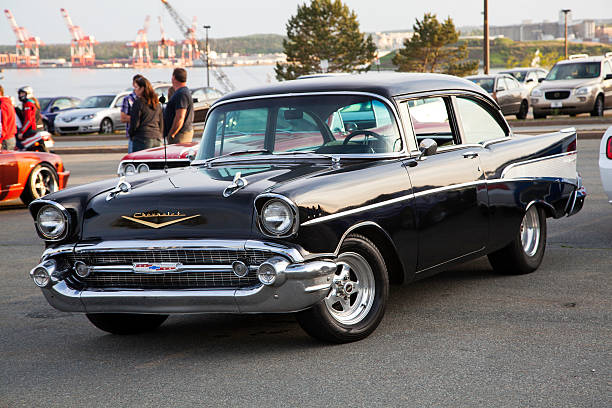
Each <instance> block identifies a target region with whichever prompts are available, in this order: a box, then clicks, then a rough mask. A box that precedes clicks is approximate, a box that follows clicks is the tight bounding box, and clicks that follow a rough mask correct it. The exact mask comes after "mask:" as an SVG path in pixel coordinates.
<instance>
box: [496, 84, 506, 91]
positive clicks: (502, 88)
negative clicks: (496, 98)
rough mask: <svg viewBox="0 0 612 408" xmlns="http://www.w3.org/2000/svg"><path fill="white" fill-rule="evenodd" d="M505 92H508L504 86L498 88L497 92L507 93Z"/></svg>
mask: <svg viewBox="0 0 612 408" xmlns="http://www.w3.org/2000/svg"><path fill="white" fill-rule="evenodd" d="M505 90H506V87H505V86H503V85H500V86H498V87H497V90H496V91H495V92H502V91H505Z"/></svg>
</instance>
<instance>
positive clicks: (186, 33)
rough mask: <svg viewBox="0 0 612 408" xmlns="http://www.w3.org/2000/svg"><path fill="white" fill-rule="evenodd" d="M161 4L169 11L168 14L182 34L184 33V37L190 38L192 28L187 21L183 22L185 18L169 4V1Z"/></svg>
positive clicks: (163, 1)
mask: <svg viewBox="0 0 612 408" xmlns="http://www.w3.org/2000/svg"><path fill="white" fill-rule="evenodd" d="M161 2H162V3H163V5H164V7H166V10H168V14H170V16H171V17H172V19H173V20H174V22H175V23H176V25H177V26H178V28H179V30H181V32H182V33H183V36H185V38H189V35H190V33H191V27H189V25H188V24H187V23H186V22H185V20H183V18H182V17H181V16H180V15H179V13H178V12H177V11H176V10H175V9H174V7H172V6H171V5H170V3H168V0H161Z"/></svg>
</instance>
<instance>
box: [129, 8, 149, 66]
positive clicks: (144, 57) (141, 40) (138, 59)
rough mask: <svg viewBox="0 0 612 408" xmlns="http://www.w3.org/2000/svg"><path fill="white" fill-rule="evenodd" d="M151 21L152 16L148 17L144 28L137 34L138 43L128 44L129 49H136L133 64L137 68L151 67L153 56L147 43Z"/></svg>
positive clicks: (133, 52) (133, 54) (133, 53)
mask: <svg viewBox="0 0 612 408" xmlns="http://www.w3.org/2000/svg"><path fill="white" fill-rule="evenodd" d="M150 20H151V16H146V17H145V21H144V26H143V27H142V28H141V29H140V30H138V33H137V34H136V41H133V42H130V43H127V46H128V47H133V49H134V50H133V51H132V64H134V66H135V67H150V66H151V54H150V53H149V42H148V41H147V32H148V31H149V21H150Z"/></svg>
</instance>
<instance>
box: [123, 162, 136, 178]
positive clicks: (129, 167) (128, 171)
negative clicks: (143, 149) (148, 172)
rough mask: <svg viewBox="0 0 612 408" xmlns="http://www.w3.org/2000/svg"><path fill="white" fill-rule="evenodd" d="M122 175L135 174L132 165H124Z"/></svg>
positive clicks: (134, 168)
mask: <svg viewBox="0 0 612 408" xmlns="http://www.w3.org/2000/svg"><path fill="white" fill-rule="evenodd" d="M123 174H125V175H126V176H131V175H132V174H136V167H134V165H133V164H132V163H129V164H126V165H125V167H124V168H123Z"/></svg>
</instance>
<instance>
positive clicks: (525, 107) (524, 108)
mask: <svg viewBox="0 0 612 408" xmlns="http://www.w3.org/2000/svg"><path fill="white" fill-rule="evenodd" d="M528 111H529V103H528V102H527V101H526V100H523V101H522V102H521V107H520V108H519V111H518V113H517V114H516V118H517V119H521V120H523V119H525V118H526V117H527V112H528Z"/></svg>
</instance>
